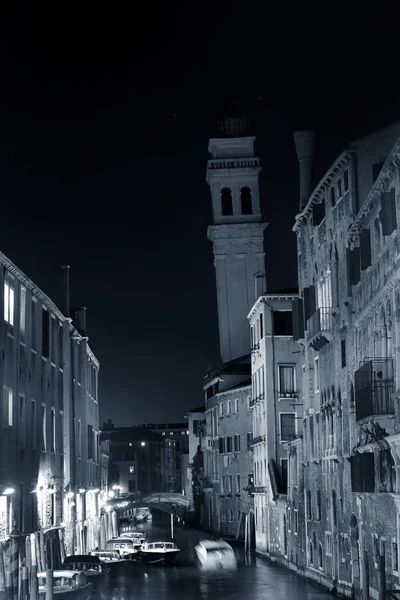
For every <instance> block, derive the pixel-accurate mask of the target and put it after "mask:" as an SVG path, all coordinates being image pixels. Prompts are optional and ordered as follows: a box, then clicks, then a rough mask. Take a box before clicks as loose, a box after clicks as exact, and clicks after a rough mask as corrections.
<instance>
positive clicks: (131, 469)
mask: <svg viewBox="0 0 400 600" xmlns="http://www.w3.org/2000/svg"><path fill="white" fill-rule="evenodd" d="M134 472H135V466H134V465H129V473H134Z"/></svg>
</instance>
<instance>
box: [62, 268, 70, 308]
mask: <svg viewBox="0 0 400 600" xmlns="http://www.w3.org/2000/svg"><path fill="white" fill-rule="evenodd" d="M61 271H62V291H63V302H64V306H63V309H64V314H65V316H66V317H69V316H70V314H69V313H70V308H69V265H62V266H61Z"/></svg>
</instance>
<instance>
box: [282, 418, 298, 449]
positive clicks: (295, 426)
mask: <svg viewBox="0 0 400 600" xmlns="http://www.w3.org/2000/svg"><path fill="white" fill-rule="evenodd" d="M282 415H292V416H293V423H294V437H296V435H297V421H296V413H295V412H294V411H279V442H280V443H281V444H283V443H284V444H286V443H287V442H290V441H291V440H292V439H293V438H290V439H282V418H281V417H282ZM285 460H286V459H285Z"/></svg>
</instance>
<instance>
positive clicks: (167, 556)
mask: <svg viewBox="0 0 400 600" xmlns="http://www.w3.org/2000/svg"><path fill="white" fill-rule="evenodd" d="M178 552H180V549H179V548H178V546H177V545H176V544H175V542H145V543H144V544H142V545H141V546H140V554H141V557H142V561H143V562H145V563H148V564H153V563H163V564H165V563H173V562H175V560H176V557H177V556H178Z"/></svg>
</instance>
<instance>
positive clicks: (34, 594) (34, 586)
mask: <svg viewBox="0 0 400 600" xmlns="http://www.w3.org/2000/svg"><path fill="white" fill-rule="evenodd" d="M37 574H38V570H37V566H36V565H32V568H31V600H39V584H38V578H37Z"/></svg>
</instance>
